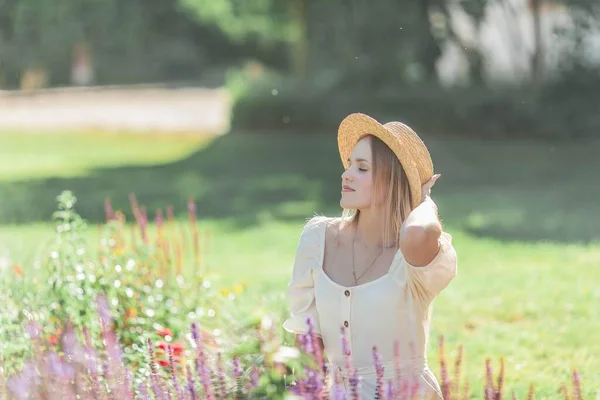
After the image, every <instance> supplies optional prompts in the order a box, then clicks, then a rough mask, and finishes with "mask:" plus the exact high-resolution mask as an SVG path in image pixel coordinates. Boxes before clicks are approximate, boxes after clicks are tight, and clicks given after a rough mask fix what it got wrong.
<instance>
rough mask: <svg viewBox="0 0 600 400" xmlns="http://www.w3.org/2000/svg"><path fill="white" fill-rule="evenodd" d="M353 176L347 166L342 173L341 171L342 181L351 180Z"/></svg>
mask: <svg viewBox="0 0 600 400" xmlns="http://www.w3.org/2000/svg"><path fill="white" fill-rule="evenodd" d="M352 180H353V177H352V173H351V172H350V168H347V169H346V170H345V171H344V172H343V173H342V182H344V181H350V182H351V181H352Z"/></svg>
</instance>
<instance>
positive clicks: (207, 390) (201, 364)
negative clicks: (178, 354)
mask: <svg viewBox="0 0 600 400" xmlns="http://www.w3.org/2000/svg"><path fill="white" fill-rule="evenodd" d="M192 338H193V339H194V344H195V345H196V373H197V374H198V376H199V377H200V383H202V387H203V388H204V396H205V397H206V399H207V400H214V394H213V391H212V388H211V380H210V376H209V374H208V367H207V366H206V355H205V354H204V345H203V343H202V339H201V337H200V332H199V331H198V324H197V323H195V322H194V323H192Z"/></svg>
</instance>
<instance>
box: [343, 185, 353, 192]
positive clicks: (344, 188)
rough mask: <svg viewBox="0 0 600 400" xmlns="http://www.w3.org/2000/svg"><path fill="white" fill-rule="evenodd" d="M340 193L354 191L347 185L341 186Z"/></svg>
mask: <svg viewBox="0 0 600 400" xmlns="http://www.w3.org/2000/svg"><path fill="white" fill-rule="evenodd" d="M342 192H354V189H352V188H351V187H350V186H348V185H344V186H342Z"/></svg>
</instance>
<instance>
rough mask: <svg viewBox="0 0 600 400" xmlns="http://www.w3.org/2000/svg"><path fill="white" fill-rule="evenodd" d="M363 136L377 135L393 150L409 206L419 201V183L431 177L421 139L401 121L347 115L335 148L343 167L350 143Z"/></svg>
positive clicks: (363, 115) (351, 148)
mask: <svg viewBox="0 0 600 400" xmlns="http://www.w3.org/2000/svg"><path fill="white" fill-rule="evenodd" d="M366 135H373V136H375V137H377V138H379V139H380V140H381V141H383V142H384V143H385V144H386V145H387V146H388V147H389V148H390V149H391V150H392V151H393V152H394V154H395V155H396V157H397V158H398V161H400V165H402V168H403V169H404V172H405V174H406V177H407V180H408V186H409V188H410V199H411V208H412V209H414V208H416V207H417V206H418V205H419V204H420V203H421V187H422V185H423V183H425V182H426V181H427V180H429V179H430V178H431V176H433V163H432V162H431V158H430V156H429V152H428V151H427V148H426V147H425V145H424V144H423V142H422V141H421V139H420V138H419V137H418V136H417V134H416V133H415V132H414V131H413V130H412V129H411V128H410V127H408V126H406V125H404V124H402V123H399V122H396V123H388V124H386V125H382V124H381V123H379V122H378V121H377V120H375V119H374V118H372V117H370V116H368V115H365V114H361V113H355V114H350V115H349V116H347V117H346V118H344V120H343V121H342V122H341V124H340V126H339V129H338V149H339V152H340V157H341V159H342V164H343V165H344V168H348V165H349V164H348V159H349V158H350V155H351V154H352V150H353V149H354V146H356V143H358V141H359V140H360V139H362V138H363V137H364V136H366Z"/></svg>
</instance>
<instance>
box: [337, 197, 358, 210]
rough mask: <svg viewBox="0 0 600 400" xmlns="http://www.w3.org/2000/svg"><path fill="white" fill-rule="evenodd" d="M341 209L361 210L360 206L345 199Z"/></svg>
mask: <svg viewBox="0 0 600 400" xmlns="http://www.w3.org/2000/svg"><path fill="white" fill-rule="evenodd" d="M340 207H342V208H345V209H347V210H357V209H358V208H360V206H359V205H358V204H355V203H353V202H350V201H348V200H345V199H344V198H342V199H341V200H340Z"/></svg>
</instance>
